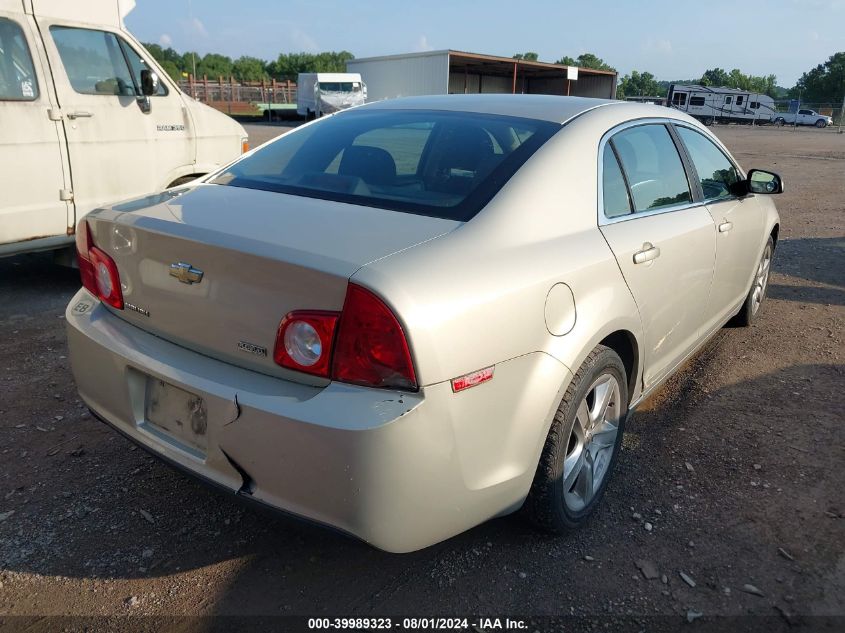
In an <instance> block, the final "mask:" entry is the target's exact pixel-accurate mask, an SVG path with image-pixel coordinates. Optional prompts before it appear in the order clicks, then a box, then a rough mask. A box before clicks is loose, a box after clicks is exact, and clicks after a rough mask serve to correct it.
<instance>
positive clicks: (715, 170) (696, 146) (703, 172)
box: [675, 127, 740, 200]
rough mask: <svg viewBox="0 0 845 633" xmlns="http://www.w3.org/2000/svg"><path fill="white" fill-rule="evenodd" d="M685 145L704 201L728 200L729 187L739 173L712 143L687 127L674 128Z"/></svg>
mask: <svg viewBox="0 0 845 633" xmlns="http://www.w3.org/2000/svg"><path fill="white" fill-rule="evenodd" d="M675 129H676V130H678V135H679V136H680V137H681V140H682V141H683V142H684V145H686V148H687V152H688V153H689V155H690V158H692V162H693V165H695V171H697V172H698V179H699V181H700V182H701V188H702V190H703V191H704V199H705V200H719V199H721V198H730V197H731V196H733V194H732V193H731V185H733V184H734V183H736V182H738V181H739V180H740V175H739V171H738V170H737V168H736V167H734V164H733V163H732V162H731V161H730V160H729V159H728V157H727V156H725V155H724V154H723V153H722V150H720V149H719V148H718V147H716V145H714V144H713V142H712V141H711V140H710V139H708V138H706V137H705V136H704V135H703V134H699V133H698V132H696V131H694V130H691V129H689V128H687V127H676V128H675Z"/></svg>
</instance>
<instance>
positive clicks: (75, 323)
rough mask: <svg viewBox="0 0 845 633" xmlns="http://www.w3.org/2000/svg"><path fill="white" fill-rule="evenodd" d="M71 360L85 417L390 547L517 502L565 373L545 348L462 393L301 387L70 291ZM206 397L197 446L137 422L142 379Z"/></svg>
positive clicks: (216, 480) (418, 543)
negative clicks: (186, 344) (90, 414)
mask: <svg viewBox="0 0 845 633" xmlns="http://www.w3.org/2000/svg"><path fill="white" fill-rule="evenodd" d="M66 317H67V333H68V346H69V350H70V360H71V367H72V371H73V374H74V378H75V380H76V383H77V387H78V389H79V393H80V395H81V397H82V399H83V400H84V401H85V403H86V404H87V405H88V406H89V407H90V408H91V409H92V410H93V411H95V412H96V414H97V415H98V416H99V417H101V418H102V419H104V420H105V421H106V422H108V423H109V424H110V425H112V426H114V427H115V428H116V429H118V430H119V431H121V432H122V433H124V434H125V435H127V436H128V437H130V438H131V439H132V440H134V441H135V442H137V443H139V444H141V445H143V446H144V447H145V448H147V449H148V450H150V451H152V452H153V453H155V454H157V455H160V456H161V457H162V458H164V459H165V460H166V461H169V462H171V463H172V464H174V465H176V466H178V467H179V468H181V469H184V470H187V471H189V472H190V473H192V474H194V475H197V476H199V477H200V478H202V479H205V480H207V481H208V482H210V483H213V484H216V485H217V486H219V487H222V488H224V489H227V490H230V491H232V492H239V491H240V492H241V493H242V495H243V496H248V497H250V498H252V499H253V500H255V501H259V502H261V503H263V504H265V505H269V506H272V507H273V508H277V509H280V510H282V511H285V512H288V513H292V514H295V515H298V516H300V517H303V518H306V519H309V520H312V521H316V522H319V523H323V524H326V525H329V526H332V527H334V528H337V529H339V530H342V531H344V532H347V533H350V534H353V535H355V536H357V537H359V538H361V539H363V540H365V541H368V542H369V543H371V544H373V545H375V546H376V547H379V548H381V549H385V550H388V551H394V552H406V551H412V550H415V549H419V548H422V547H426V546H428V545H431V544H433V543H436V542H438V541H441V540H443V539H446V538H448V537H450V536H453V535H455V534H457V533H459V532H462V531H464V530H466V529H468V528H470V527H472V526H474V525H477V524H478V523H481V522H483V521H485V520H486V519H488V518H491V517H493V516H496V515H501V514H505V513H507V512H509V511H513V510H515V509H517V508H518V507H519V506H520V505H521V504H522V501H523V500H524V498H525V496H526V495H527V493H528V490H529V488H530V485H531V481H532V479H533V475H534V470H535V468H536V465H537V460H538V458H539V453H540V450H541V448H542V444H543V441H544V440H545V435H546V433H547V430H548V425H549V423H550V421H551V417H552V415H553V412H554V409H555V407H556V404H557V401H558V394H559V393H560V392H561V390H562V389H565V387H566V384H567V383H568V380H569V378H570V375H569V372H568V370H567V369H566V368H565V367H564V366H563V365H562V364H560V363H559V362H558V361H556V360H554V359H552V358H551V357H549V356H548V355H546V354H542V353H537V354H528V355H526V356H523V357H519V358H517V359H514V360H512V361H508V362H506V363H502V364H500V365H497V367H496V374H495V376H494V380H492V381H491V382H490V383H487V384H485V385H481V386H479V387H476V388H474V389H470V390H468V391H466V392H463V393H461V394H453V393H452V391H451V388H450V386H449V384H448V383H441V384H437V385H432V386H429V387H426V388H424V389H422V390H421V391H420V392H419V393H403V392H396V391H382V390H375V389H367V388H362V387H355V386H351V385H344V384H340V383H331V384H330V385H329V386H327V387H325V388H317V387H311V386H307V385H300V384H297V383H292V382H289V381H285V380H281V379H278V378H273V377H270V376H265V375H262V374H258V373H256V372H253V371H249V370H245V369H241V368H238V367H235V366H233V365H229V364H227V363H224V362H221V361H217V360H214V359H211V358H208V357H205V356H202V355H200V354H197V353H195V352H191V351H189V350H187V349H184V348H181V347H179V346H177V345H174V344H172V343H169V342H167V341H164V340H162V339H160V338H157V337H155V336H153V335H151V334H148V333H146V332H144V331H143V330H140V329H138V328H137V327H135V326H133V325H131V324H129V323H127V322H125V321H123V320H122V319H120V318H118V317H116V316H115V315H113V314H112V313H111V312H109V311H108V310H107V309H106V308H104V307H103V306H102V305H101V304H100V303H99V302H98V301H97V300H96V299H93V298H92V297H91V296H90V295H89V294H88V293H87V291H85V290H84V289H83V290H80V291H79V293H78V294H77V295H76V296H75V297H74V298H73V299H72V300H71V302H70V304H69V305H68V309H67V312H66ZM151 380H153V381H164V382H166V383H167V384H169V385H173V386H175V387H178V388H180V389H183V390H185V391H187V392H189V393H191V394H194V395H196V396H200V397H201V398H202V400H203V402H204V404H205V410H206V412H207V414H206V415H207V419H206V425H205V433H204V434H205V436H206V437H205V444H206V446H205V448H204V450H199V451H197V450H194V449H192V448H191V447H189V446H186V445H184V444H182V443H181V442H180V441H178V440H175V439H173V438H172V437H168V436H166V435H163V434H162V433H160V432H157V429H156V428H155V427H153V426H152V425H151V424H150V423H149V422H148V420H146V406H145V399H146V398H147V393H148V388H147V385H148V382H149V381H151Z"/></svg>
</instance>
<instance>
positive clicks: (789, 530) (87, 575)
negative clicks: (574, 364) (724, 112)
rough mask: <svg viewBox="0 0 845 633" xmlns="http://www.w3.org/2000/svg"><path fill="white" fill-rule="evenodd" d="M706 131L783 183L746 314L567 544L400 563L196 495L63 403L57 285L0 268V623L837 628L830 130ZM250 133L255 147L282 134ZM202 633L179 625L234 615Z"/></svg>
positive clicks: (4, 626)
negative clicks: (301, 620)
mask: <svg viewBox="0 0 845 633" xmlns="http://www.w3.org/2000/svg"><path fill="white" fill-rule="evenodd" d="M259 128H260V129H259ZM714 130H715V131H716V133H717V134H718V135H719V136H720V137H721V138H723V139H724V140H725V142H726V143H727V144H728V146H729V147H730V148H731V149H732V150H733V151H734V152H735V153H736V155H737V157H738V159H739V160H740V161H741V162H742V164H743V165H744V166H745V167H763V168H771V169H773V170H775V171H778V172H780V173H781V174H782V175H783V176H784V178H785V181H786V185H787V193H786V194H784V195H783V196H781V197H780V198H779V199H778V200H777V203H778V206H779V209H780V212H781V215H782V228H781V240H780V243H779V244H778V249H777V253H776V257H775V267H774V273H773V275H772V278H771V285H770V288H769V298H768V300H767V302H766V304H765V306H764V313H763V316H762V319H761V321H760V322H759V325H757V326H756V327H753V328H751V329H748V330H745V329H725V330H723V331H722V332H721V333H720V334H719V335H718V336H717V337H716V339H715V340H714V341H713V342H712V343H711V344H709V345H708V346H707V348H706V349H705V350H704V351H702V352H701V353H700V354H699V355H698V356H697V357H696V358H695V359H694V360H693V361H692V362H691V363H689V364H688V366H687V367H686V368H685V369H684V370H683V371H682V372H681V373H680V374H679V375H678V376H676V377H675V378H674V379H673V380H672V382H671V383H670V384H668V385H667V386H666V387H665V388H663V389H662V390H661V391H660V392H659V394H657V396H655V397H654V398H652V400H651V401H650V402H648V403H647V404H646V406H644V407H643V408H642V410H641V411H640V412H639V413H638V414H637V415H636V416H635V417H634V418H633V420H632V422H631V423H630V425H629V428H628V432H627V433H626V437H625V443H624V451H623V453H622V456H621V460H620V464H619V469H618V471H617V472H616V475H615V478H614V480H613V481H612V483H611V485H610V487H609V489H608V493H607V496H606V498H605V501H604V504H603V506H602V508H601V509H600V511H599V512H598V514H597V516H596V517H595V518H594V520H592V522H591V523H590V524H589V525H588V527H587V528H586V529H584V530H582V531H580V532H578V533H575V534H572V535H570V536H568V537H566V538H551V537H549V536H544V535H540V534H537V533H535V532H533V531H532V530H531V529H530V528H528V527H526V526H525V525H524V524H523V523H522V522H521V520H520V519H519V518H516V517H508V518H504V519H499V520H495V521H492V522H489V523H487V524H486V525H482V526H480V527H478V528H476V529H474V530H472V531H470V532H468V533H466V534H462V535H460V536H458V537H456V538H453V539H451V540H450V541H448V542H445V543H442V544H440V545H437V546H435V547H432V548H429V549H427V550H425V551H421V552H417V553H414V554H408V555H403V556H397V555H390V554H385V553H382V552H379V551H376V550H373V549H371V548H370V547H368V546H366V545H364V544H362V543H359V542H356V541H354V540H350V539H348V538H345V537H342V536H338V535H335V534H333V533H331V532H328V531H326V530H323V529H319V528H316V527H312V526H308V525H302V524H299V523H295V522H293V521H290V520H286V519H280V518H277V517H275V516H267V515H265V514H262V513H258V512H256V511H254V510H251V509H246V508H244V507H243V506H241V505H239V504H238V503H236V502H235V501H234V500H232V499H230V498H227V497H224V496H222V495H220V494H217V493H214V492H210V491H208V490H206V489H205V488H203V487H201V486H200V485H199V484H197V483H195V482H193V481H192V480H190V479H187V478H185V477H184V476H182V475H179V474H177V473H175V472H173V471H171V470H170V469H169V468H168V467H166V466H164V465H162V464H161V463H159V462H158V461H156V460H154V459H153V458H151V457H149V456H147V455H146V454H145V453H144V452H143V451H141V450H139V449H138V450H136V449H135V447H134V446H133V445H131V444H130V443H129V442H128V441H126V440H124V439H123V438H122V437H121V436H119V435H117V434H116V433H115V432H113V431H111V430H109V429H108V428H107V427H105V426H104V425H103V424H101V423H99V422H97V421H96V420H94V419H92V418H91V417H90V415H89V414H88V413H86V411H85V409H84V408H83V406H82V405H81V403H80V401H79V400H78V399H77V396H76V393H75V390H74V385H73V381H72V379H71V376H70V373H69V368H68V361H67V358H66V347H65V336H64V321H63V318H62V315H63V313H64V307H65V305H66V303H67V302H68V300H69V299H70V297H71V296H72V294H73V293H74V292H75V290H76V288H77V287H78V278H77V275H76V273H75V272H73V271H69V270H65V269H61V268H56V267H53V266H52V265H51V264H50V263H49V259H48V258H46V257H44V256H25V257H18V258H13V259H4V260H0V296H2V299H3V300H2V301H0V327H2V332H3V337H2V338H1V339H0V368H2V374H0V414H2V415H0V455H2V464H3V466H2V469H0V630H15V629H17V628H21V627H23V626H24V625H27V626H33V627H34V628H33V629H32V630H39V629H38V627H39V626H40V627H41V628H42V629H43V630H52V629H55V630H59V629H62V628H67V629H68V630H78V629H75V628H73V626H75V625H72V624H71V622H72V621H71V620H52V619H46V620H35V621H34V620H24V619H19V618H15V617H11V616H16V615H18V616H20V615H23V616H50V615H77V616H127V615H141V614H144V615H180V614H190V615H206V616H208V615H239V616H240V615H254V616H278V615H309V616H313V615H333V616H365V615H393V616H397V615H402V614H409V613H413V614H417V615H421V614H426V615H432V616H449V615H458V614H463V615H468V614H481V615H490V616H504V615H527V614H534V615H565V616H569V615H575V616H590V618H591V619H590V620H589V621H585V620H569V621H566V622H564V624H562V625H561V626H563V628H564V630H576V629H575V628H566V627H567V626H571V627H576V626H578V627H582V626H583V627H587V628H590V627H592V628H595V629H598V630H617V627H619V626H625V627H627V628H630V629H631V630H658V629H660V630H663V628H667V627H668V628H674V627H676V626H686V621H687V617H688V615H689V617H690V618H691V619H693V618H695V617H696V614H699V613H700V614H704V617H703V618H701V619H697V620H696V621H695V622H693V624H692V625H689V629H690V630H696V628H698V630H701V629H702V628H704V627H705V626H707V622H708V619H709V618H714V616H733V617H734V618H736V619H718V618H717V619H710V624H711V625H714V626H717V627H720V629H721V630H723V631H727V630H739V628H740V627H742V628H747V627H750V626H753V627H755V628H757V627H759V628H760V629H765V630H766V631H779V630H787V629H789V628H790V627H792V629H791V630H795V629H796V628H798V629H799V630H817V629H823V630H830V631H835V630H838V631H842V630H845V551H843V550H844V549H845V521H843V515H845V492H843V491H845V468H843V461H844V460H845V430H843V412H845V393H843V391H845V390H843V387H845V359H843V356H845V344H843V317H845V216H843V201H845V135H837V134H836V133H834V132H832V131H830V130H803V129H799V130H798V131H796V132H792V131H791V130H789V129H781V130H779V129H749V128H739V127H716V128H714ZM250 131H251V132H252V133H253V145H255V144H256V141H257V140H259V139H258V136H259V134H262V135H264V136H268V135H270V134H273V133H276V132H279V131H280V129H279V128H267V127H266V126H255V127H254V128H253V129H251V130H250ZM646 522H648V523H649V524H651V526H652V529H651V530H647V528H646ZM637 561H648V562H650V563H653V564H654V566H655V567H656V568H657V570H658V572H659V574H660V575H663V578H662V579H661V578H659V577H658V578H656V579H653V580H646V579H645V578H644V575H643V574H641V572H640V570H639V569H638V566H637ZM681 572H682V573H683V574H685V575H686V576H687V577H688V578H689V579H690V581H691V582H690V583H687V582H686V581H685V580H684V579H683V578H682V577H681V575H680V574H681ZM693 583H694V586H690V584H693ZM748 585H753V587H755V588H757V590H759V591H757V592H755V591H754V590H753V589H752V588H749V587H748ZM756 594H759V595H756ZM835 615H838V616H840V618H839V619H821V618H819V617H817V616H835ZM743 616H758V617H753V618H748V617H743ZM115 622H118V624H115ZM220 622H221V620H219V619H218V620H216V621H211V620H208V619H206V620H199V619H195V620H180V621H179V622H178V623H177V624H178V626H180V627H182V628H184V629H185V630H197V629H201V630H206V629H207V628H214V627H217V628H219V629H221V630H222V629H223V628H229V627H230V626H234V624H235V621H234V620H224V622H226V624H225V625H222V626H221V625H220ZM268 622H269V624H268ZM286 622H287V623H290V621H289V620H270V621H265V624H264V626H270V625H275V626H277V627H281V628H285V627H286V626H287V624H284V623H286ZM538 622H539V623H538V624H536V626H535V627H532V630H533V628H538V629H540V628H545V627H546V626H548V625H549V624H550V622H549V621H538ZM280 623H281V624H280ZM131 624H132V625H133V626H134V627H135V628H144V627H150V628H151V629H154V628H157V627H159V626H161V622H160V621H157V620H149V619H143V618H133V619H132V620H131ZM87 626H89V627H90V628H89V630H97V629H98V628H109V627H118V626H120V627H125V626H127V622H120V621H118V620H111V621H108V620H102V619H94V620H90V621H88V622H87ZM45 627H46V628H45ZM258 628H260V627H257V626H256V627H253V630H257V629H258ZM28 630H30V629H28ZM265 630H266V628H265Z"/></svg>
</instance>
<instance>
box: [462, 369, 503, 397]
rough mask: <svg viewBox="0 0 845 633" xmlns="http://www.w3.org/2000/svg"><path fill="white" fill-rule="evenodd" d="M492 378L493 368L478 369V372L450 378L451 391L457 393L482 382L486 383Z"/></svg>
mask: <svg viewBox="0 0 845 633" xmlns="http://www.w3.org/2000/svg"><path fill="white" fill-rule="evenodd" d="M492 378H493V367H485V368H484V369H479V370H478V371H474V372H472V373H470V374H464V375H463V376H459V377H457V378H452V391H454V392H455V393H458V392H459V391H463V390H464V389H469V388H470V387H475V386H476V385H480V384H481V383H482V382H487V381H488V380H491V379H492Z"/></svg>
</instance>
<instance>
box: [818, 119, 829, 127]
mask: <svg viewBox="0 0 845 633" xmlns="http://www.w3.org/2000/svg"><path fill="white" fill-rule="evenodd" d="M816 127H818V128H823V127H827V121H825V120H824V119H819V120H818V121H816Z"/></svg>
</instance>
